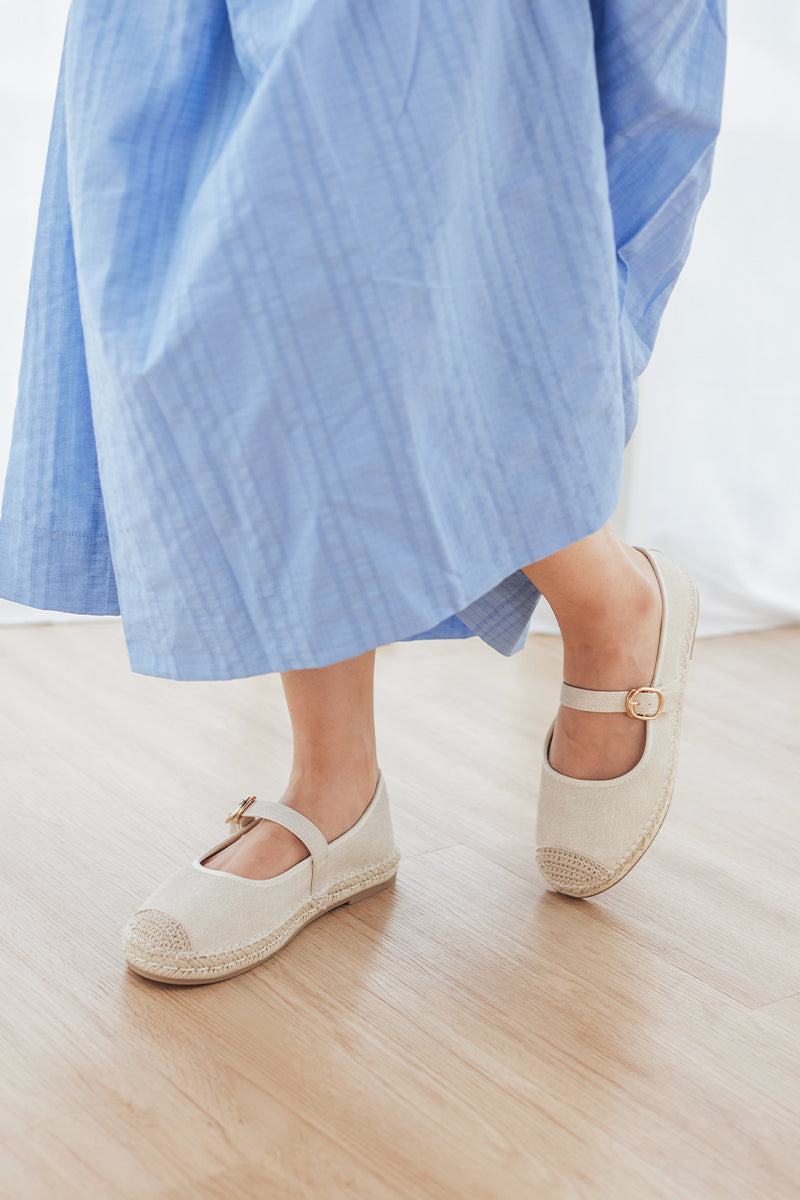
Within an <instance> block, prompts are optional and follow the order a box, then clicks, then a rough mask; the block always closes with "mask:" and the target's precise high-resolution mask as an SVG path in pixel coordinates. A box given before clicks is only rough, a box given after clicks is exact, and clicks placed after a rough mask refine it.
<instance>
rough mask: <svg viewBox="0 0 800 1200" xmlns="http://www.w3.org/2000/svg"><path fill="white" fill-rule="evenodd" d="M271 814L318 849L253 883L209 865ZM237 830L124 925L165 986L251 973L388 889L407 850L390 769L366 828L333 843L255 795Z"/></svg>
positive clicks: (240, 811) (232, 821)
mask: <svg viewBox="0 0 800 1200" xmlns="http://www.w3.org/2000/svg"><path fill="white" fill-rule="evenodd" d="M258 818H262V819H265V820H268V821H275V822H277V824H279V825H283V826H284V827H285V828H286V829H289V830H291V832H292V833H293V834H295V835H296V836H297V837H298V838H299V839H300V841H301V842H302V843H303V845H304V846H305V847H306V849H307V850H308V852H309V855H310V857H308V858H304V859H303V861H302V862H299V863H297V864H296V865H295V866H293V867H291V868H290V869H289V870H288V871H284V872H283V874H282V875H277V876H276V877H275V878H274V879H263V880H262V879H245V878H242V877H241V876H239V875H233V874H231V873H230V872H227V871H221V870H214V869H212V868H211V867H204V866H203V861H204V860H205V859H207V858H210V857H211V855H212V854H216V853H217V851H218V850H222V849H223V848H224V847H225V846H230V845H232V844H233V842H235V841H236V840H237V838H240V837H241V836H242V834H243V833H245V832H246V831H247V829H248V828H249V827H250V825H252V824H253V822H254V821H255V820H256V819H258ZM226 820H227V821H228V823H229V825H230V826H231V827H232V828H233V829H234V830H235V832H234V833H233V834H232V835H231V836H230V837H228V838H226V839H225V840H224V841H222V842H219V843H218V845H216V846H213V847H212V848H211V849H210V850H207V851H206V852H205V854H203V855H201V856H200V857H198V858H196V859H195V860H194V862H192V863H190V864H189V865H188V866H185V867H181V868H180V869H179V870H177V871H176V872H175V873H174V874H173V875H171V876H170V877H169V878H168V879H166V880H165V881H164V882H163V883H162V884H160V885H159V886H158V887H157V888H156V889H155V891H154V892H152V893H151V895H150V896H148V898H147V899H146V900H145V901H144V903H143V904H142V905H141V907H140V908H138V909H137V911H136V912H135V913H134V914H133V916H132V917H131V919H130V920H129V921H128V924H127V925H126V927H125V929H124V931H123V946H124V951H125V957H126V959H127V960H128V964H129V965H130V966H131V967H132V968H133V970H134V971H136V972H137V973H138V974H139V975H144V976H146V977H147V978H148V979H157V980H160V981H162V982H165V983H183V984H193V983H212V982H214V981H216V980H219V979H228V978H230V976H232V975H239V974H241V972H242V971H249V970H250V968H251V967H255V966H257V965H258V964H259V963H262V962H264V960H265V959H267V958H269V957H270V956H271V955H273V954H275V953H276V951H278V950H280V949H281V947H282V946H285V945H286V943H287V942H288V941H289V939H290V938H292V937H294V935H295V934H296V933H298V932H299V930H301V929H302V928H303V926H305V925H307V924H308V923H309V921H313V920H314V919H315V918H316V917H319V916H321V915H322V913H325V912H328V911H329V910H330V909H332V908H336V907H338V905H340V904H351V903H352V902H353V901H355V900H362V899H364V898H365V897H367V896H371V895H372V894H373V893H374V892H377V891H380V890H381V889H382V888H385V887H387V886H388V885H389V884H390V883H391V881H392V880H393V879H394V876H395V874H396V872H397V864H398V862H399V860H400V854H399V851H398V850H397V848H396V847H395V844H394V836H393V833H392V820H391V815H390V812H389V797H388V794H387V791H386V782H385V780H384V777H383V772H382V771H379V773H378V783H377V786H376V788H375V794H374V795H373V797H372V800H371V801H370V804H369V807H368V808H367V810H366V812H365V813H364V814H363V816H362V817H361V818H360V819H359V820H358V821H357V822H356V824H355V825H354V826H353V827H352V828H351V829H348V831H347V832H346V833H343V834H342V836H341V837H338V838H336V839H335V840H334V841H332V842H330V843H328V842H327V841H326V840H325V838H324V836H323V835H322V833H321V832H320V831H319V829H317V827H316V825H314V824H313V822H312V821H309V820H308V818H307V817H304V816H303V815H302V814H301V813H299V812H295V810H294V809H292V808H289V807H288V806H287V805H285V804H279V803H276V802H274V801H263V800H257V799H256V798H255V796H250V797H248V798H247V799H246V800H242V802H241V803H240V804H239V805H238V806H237V807H236V808H235V809H234V810H233V812H232V813H230V814H229V815H228V817H227V818H226Z"/></svg>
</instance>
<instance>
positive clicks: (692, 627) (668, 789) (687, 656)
mask: <svg viewBox="0 0 800 1200" xmlns="http://www.w3.org/2000/svg"><path fill="white" fill-rule="evenodd" d="M691 597H692V599H691V606H690V609H689V625H688V628H687V630H686V634H685V636H684V642H683V649H682V653H681V675H680V679H681V686H684V687H685V685H686V676H687V674H688V671H689V663H690V661H691V659H692V656H693V654H694V643H695V637H696V634H697V618H698V614H699V608H700V597H699V594H698V591H697V588H696V587H695V586H694V584H692V585H691ZM682 719H683V704H681V707H680V710H679V711H678V712H677V713H676V714H675V723H674V730H673V738H674V741H673V752H672V763H671V766H670V770H669V773H668V775H667V779H666V781H665V783H664V788H663V790H662V792H661V795H660V797H659V800H658V803H657V805H656V807H655V809H654V811H653V815H652V817H651V819H650V822H649V823H648V826H647V828H646V829H645V830H644V831H643V833H642V835H641V837H640V838H639V840H638V841H637V843H636V845H635V846H633V847H632V848H631V849H630V850H629V852H628V853H627V854H626V855H625V857H624V858H623V859H622V860H621V861H620V862H618V863H617V864H616V866H615V867H614V870H613V871H612V874H611V875H610V877H608V878H606V879H604V880H603V882H602V883H601V884H599V885H594V884H588V885H587V886H586V887H581V888H579V887H575V888H570V889H569V890H567V889H566V888H565V889H563V890H562V889H561V888H559V887H556V886H555V885H554V884H552V883H551V885H550V886H551V887H552V888H553V890H554V891H556V892H558V893H559V894H560V895H562V896H573V897H575V898H576V899H580V900H584V899H586V898H587V897H588V896H598V895H599V894H600V893H601V892H606V891H608V889H609V888H611V887H613V886H614V884H616V883H619V881H620V880H621V879H624V878H625V876H626V875H627V874H628V872H629V871H631V870H633V868H634V867H635V866H636V864H637V863H638V861H639V859H640V858H641V857H642V855H643V854H644V852H645V851H646V850H647V849H648V848H649V847H650V846H651V845H652V843H653V842H654V841H655V838H656V834H657V833H658V831H659V830H660V829H661V826H662V825H663V824H664V820H665V818H666V815H667V812H668V811H669V806H670V802H671V800H672V794H673V792H674V790H675V776H676V773H677V767H678V742H679V739H680V727H681V721H682ZM546 853H547V850H546V849H545V850H544V851H538V852H537V858H538V857H540V856H541V855H544V854H546ZM598 866H600V864H598ZM600 869H601V870H602V868H600Z"/></svg>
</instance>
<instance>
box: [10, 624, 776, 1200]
mask: <svg viewBox="0 0 800 1200" xmlns="http://www.w3.org/2000/svg"><path fill="white" fill-rule="evenodd" d="M0 661H1V662H2V669H3V693H2V696H3V698H2V703H1V704H0V757H2V778H3V799H2V804H3V838H2V845H1V849H0V855H1V856H2V857H1V858H0V867H1V869H0V889H1V893H0V896H1V899H2V946H1V947H0V1023H2V1069H1V1070H0V1104H1V1105H2V1128H1V1129H0V1139H1V1140H0V1196H2V1197H3V1200H39V1198H40V1197H41V1198H42V1200H45V1198H46V1200H73V1198H74V1200H117V1198H120V1200H122V1198H124V1200H128V1198H130V1200H190V1198H191V1200H258V1198H260V1197H270V1198H273V1197H274V1198H275V1200H283V1198H284V1197H285V1198H287V1200H288V1198H292V1200H294V1198H295V1197H297V1198H298V1200H299V1198H300V1197H309V1198H310V1197H314V1198H315V1200H317V1198H321V1200H339V1198H340V1197H341V1198H345V1197H347V1198H348V1200H351V1198H352V1200H360V1198H364V1200H383V1198H384V1197H385V1198H387V1200H389V1198H391V1200H395V1198H397V1200H401V1198H402V1200H428V1198H430V1200H434V1198H436V1200H438V1198H441V1200H450V1198H453V1200H456V1198H457V1200H484V1198H485V1200H489V1198H491V1200H517V1198H525V1200H527V1198H528V1197H531V1198H535V1200H539V1198H545V1200H549V1198H550V1197H554V1198H558V1200H561V1198H564V1200H571V1198H573V1197H580V1198H586V1200H606V1198H608V1200H628V1198H629V1197H630V1198H631V1200H633V1198H637V1200H640V1198H642V1200H650V1198H656V1197H659V1198H660V1197H663V1198H664V1200H681V1198H687V1200H709V1198H716V1197H719V1198H720V1200H723V1198H724V1200H749V1198H750V1197H753V1198H757V1200H784V1198H785V1200H797V1197H798V1195H800V1153H799V1151H800V1117H799V1116H798V1111H799V1110H800V1033H799V1032H798V1031H799V1030H800V952H799V949H798V947H799V946H800V873H799V871H798V867H799V866H800V862H799V855H798V831H799V830H800V819H798V805H799V804H800V794H799V793H800V787H799V786H798V784H799V782H800V737H799V736H798V717H799V716H800V683H798V681H799V680H800V627H793V628H787V629H781V630H773V631H770V632H767V633H761V634H749V635H746V636H739V637H730V638H718V639H707V640H703V641H698V643H697V645H696V648H695V657H694V662H693V664H692V674H691V677H690V687H689V693H688V698H687V708H686V712H685V717H684V732H683V740H682V758H681V767H680V771H679V774H678V783H677V788H676V793H675V798H674V801H673V805H672V809H671V811H670V814H669V816H668V818H667V821H666V823H665V825H664V828H663V830H662V832H661V834H660V835H659V837H658V838H657V840H656V842H655V843H654V845H653V847H652V849H651V850H650V851H649V852H648V854H647V855H646V856H645V858H644V859H643V860H642V862H641V863H640V864H639V865H638V866H637V867H636V868H635V869H634V871H633V872H632V873H631V874H630V875H629V876H628V877H627V878H626V879H625V880H623V881H622V882H621V883H620V884H619V885H618V886H617V887H615V888H613V889H611V890H610V891H609V892H608V893H606V894H604V895H603V896H601V897H598V898H597V899H594V900H588V901H576V900H570V899H568V898H565V897H558V896H555V895H554V894H552V893H549V892H548V891H547V890H546V888H545V886H544V883H543V881H542V879H541V878H540V876H539V874H538V872H537V870H536V867H535V864H534V860H533V853H532V838H533V828H534V814H535V807H536V791H537V785H538V772H539V755H540V749H541V742H542V738H543V735H544V732H545V729H546V728H547V725H548V723H549V721H550V719H551V717H552V715H553V713H554V711H555V705H556V703H557V699H556V698H557V691H558V683H559V679H560V643H559V642H558V640H557V639H556V638H553V637H547V636H543V635H540V636H533V637H531V638H530V640H529V642H528V645H527V646H526V648H525V650H524V652H523V653H521V654H518V655H516V656H514V657H513V658H510V659H508V658H504V657H502V656H500V655H498V654H496V653H495V652H494V651H492V650H491V649H489V648H488V647H487V646H485V645H484V644H483V643H482V642H480V641H479V640H478V639H473V640H471V641H467V642H463V641H461V642H416V643H400V644H398V645H395V646H387V647H381V648H380V650H379V651H378V668H377V683H376V687H377V726H378V737H379V751H380V754H379V757H380V763H381V766H382V768H383V771H384V774H385V776H386V780H387V784H388V788H389V794H390V796H391V798H392V803H393V811H394V819H395V830H396V835H397V841H398V845H399V846H400V848H401V850H402V851H403V852H404V857H403V860H402V861H401V864H400V870H399V874H398V877H397V882H396V884H395V886H394V888H393V889H390V890H389V891H385V892H383V893H381V894H380V895H378V896H375V897H374V898H371V899H368V900H365V901H363V902H362V903H360V904H358V905H354V906H353V907H352V908H344V909H339V910H337V911H335V912H332V913H330V914H328V915H327V916H325V917H323V918H321V919H320V920H319V921H316V922H315V923H314V924H312V925H310V926H309V927H308V928H307V929H305V930H304V931H303V932H302V933H301V934H300V935H299V936H298V937H297V938H296V939H295V940H294V941H293V942H291V943H290V944H289V945H288V946H287V947H286V948H285V949H284V950H283V951H281V952H280V953H279V954H278V955H277V956H276V957H275V958H274V959H272V960H271V961H270V962H268V963H265V964H263V965H262V966H260V967H257V968H256V969H255V970H253V971H250V972H248V973H247V974H245V975H241V976H238V977H237V978H235V979H232V980H228V981H225V982H222V983H217V984H211V985H207V986H204V987H197V988H185V989H181V988H175V987H170V986H168V985H162V984H157V983H151V982H148V981H147V980H144V979H141V978H140V977H138V976H137V975H134V974H133V973H132V972H129V970H128V968H127V967H126V965H125V962H124V959H123V957H122V953H121V947H120V930H121V928H122V925H123V924H124V923H125V921H126V919H127V917H128V916H129V914H130V913H131V912H132V911H133V909H134V908H135V907H137V906H138V904H139V903H140V902H141V900H142V899H144V897H145V895H146V894H147V893H148V892H149V891H151V890H152V888H153V887H155V885H156V884H157V883H158V882H160V881H161V879H162V878H164V876H165V875H166V874H167V873H168V872H170V871H172V870H173V869H175V868H176V867H177V866H180V865H182V864H183V863H184V862H185V861H188V856H189V855H191V856H192V857H193V856H194V855H195V854H196V853H199V851H200V850H201V849H206V848H207V847H208V846H210V845H213V844H214V843H215V842H217V841H218V840H219V839H220V838H221V837H224V836H225V827H224V817H225V815H226V814H227V812H228V811H229V809H230V808H231V807H232V805H233V803H235V802H236V801H238V800H239V799H240V797H241V796H243V795H248V794H250V793H252V792H255V793H256V794H258V795H259V796H264V797H270V796H273V797H274V798H277V797H278V796H279V795H280V793H281V791H282V790H283V787H284V785H285V781H286V775H287V771H288V764H289V757H290V730H289V723H288V717H287V715H286V711H285V708H284V704H283V693H282V689H281V685H280V678H279V676H277V675H271V676H266V677H262V678H257V679H249V680H237V681H233V682H229V683H192V684H189V683H175V682H171V681H165V680H157V679H151V678H147V677H144V676H136V675H133V674H132V673H131V672H130V668H129V665H128V660H127V655H126V652H125V647H124V640H123V636H122V630H121V628H120V627H119V625H118V624H117V623H106V624H103V623H98V624H95V625H79V624H75V625H60V626H49V627H39V628H16V629H15V628H10V629H3V630H2V631H0Z"/></svg>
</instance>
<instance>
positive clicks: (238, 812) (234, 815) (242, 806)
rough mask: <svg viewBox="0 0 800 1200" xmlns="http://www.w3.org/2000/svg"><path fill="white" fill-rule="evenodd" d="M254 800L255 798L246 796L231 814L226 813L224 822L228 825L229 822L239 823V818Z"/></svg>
mask: <svg viewBox="0 0 800 1200" xmlns="http://www.w3.org/2000/svg"><path fill="white" fill-rule="evenodd" d="M254 800H255V796H248V797H247V799H246V800H240V801H239V803H238V804H237V805H236V808H235V809H234V810H233V812H230V813H228V815H227V817H226V818H225V821H226V823H227V824H230V822H231V821H234V822H236V824H238V823H239V818H240V817H241V816H242V815H243V814H244V813H245V812H246V811H247V809H248V808H249V807H250V805H251V804H252V803H253V801H254Z"/></svg>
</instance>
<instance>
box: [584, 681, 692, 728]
mask: <svg viewBox="0 0 800 1200" xmlns="http://www.w3.org/2000/svg"><path fill="white" fill-rule="evenodd" d="M681 698H682V691H681V689H680V688H675V689H674V690H671V687H670V685H669V684H666V685H665V686H664V687H660V688H656V687H639V688H631V689H630V691H627V692H599V691H592V690H591V689H590V688H579V687H573V686H572V684H569V683H562V684H561V703H562V704H564V705H566V707H567V708H579V709H581V710H582V711H584V712H600V713H616V712H619V713H627V714H628V716H629V717H635V718H636V719H637V720H639V721H653V720H655V718H656V717H659V716H661V714H662V713H665V712H667V713H668V712H677V711H678V709H679V708H680V704H681Z"/></svg>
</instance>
